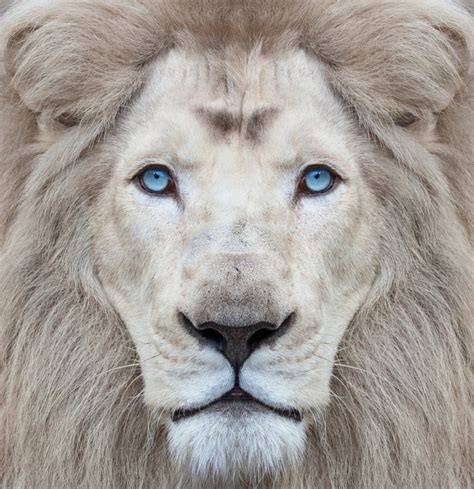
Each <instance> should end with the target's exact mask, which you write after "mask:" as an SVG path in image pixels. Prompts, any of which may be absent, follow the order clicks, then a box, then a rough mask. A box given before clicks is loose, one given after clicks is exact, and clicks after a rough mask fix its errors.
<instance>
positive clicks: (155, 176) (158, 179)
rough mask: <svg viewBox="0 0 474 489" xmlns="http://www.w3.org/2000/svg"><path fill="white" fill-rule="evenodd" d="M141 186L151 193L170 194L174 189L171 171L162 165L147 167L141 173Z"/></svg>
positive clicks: (139, 176) (139, 178) (139, 177)
mask: <svg viewBox="0 0 474 489" xmlns="http://www.w3.org/2000/svg"><path fill="white" fill-rule="evenodd" d="M138 180H139V182H140V185H141V187H142V188H143V190H145V191H146V192H149V193H150V194H169V193H171V192H172V191H173V190H174V182H173V179H172V177H171V175H170V172H169V171H168V170H167V169H166V168H165V167H162V166H152V167H148V168H145V170H143V171H142V172H141V173H140V174H139V175H138Z"/></svg>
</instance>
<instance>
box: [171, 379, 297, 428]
mask: <svg viewBox="0 0 474 489" xmlns="http://www.w3.org/2000/svg"><path fill="white" fill-rule="evenodd" d="M228 403H232V404H233V405H238V404H243V405H245V406H247V407H251V406H252V405H253V406H255V407H256V408H258V407H260V408H264V409H265V410H268V411H272V412H273V413H275V414H278V415H279V416H282V417H284V418H289V419H292V420H293V421H296V422H300V421H301V420H302V419H303V416H302V414H301V413H300V412H299V411H298V410H297V409H293V408H286V409H282V408H277V407H275V406H269V405H268V404H265V403H264V402H262V401H260V400H259V399H256V398H255V397H253V396H252V395H250V394H249V393H247V392H245V391H244V390H242V389H241V388H240V387H238V386H235V387H234V388H233V389H231V390H230V391H228V392H226V393H225V394H224V395H223V396H221V397H219V398H218V399H215V400H214V401H212V402H210V403H208V404H205V405H203V406H199V407H197V408H191V409H178V410H176V411H174V413H173V414H172V416H171V419H172V420H173V421H175V422H176V421H179V420H182V419H185V418H190V417H191V416H194V415H195V414H199V413H200V412H203V411H205V410H207V409H209V408H212V407H214V406H216V407H217V406H220V405H222V406H225V404H228Z"/></svg>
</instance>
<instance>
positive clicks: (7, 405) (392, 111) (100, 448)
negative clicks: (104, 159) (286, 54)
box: [0, 0, 474, 489]
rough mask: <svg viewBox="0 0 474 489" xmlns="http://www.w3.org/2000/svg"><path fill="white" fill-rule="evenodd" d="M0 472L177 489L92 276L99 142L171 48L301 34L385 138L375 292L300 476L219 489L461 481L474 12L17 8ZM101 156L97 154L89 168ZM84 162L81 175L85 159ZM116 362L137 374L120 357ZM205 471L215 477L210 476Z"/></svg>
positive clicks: (399, 7)
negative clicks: (381, 231)
mask: <svg viewBox="0 0 474 489" xmlns="http://www.w3.org/2000/svg"><path fill="white" fill-rule="evenodd" d="M1 22H2V24H1V36H2V37H1V43H2V44H1V45H2V48H3V65H2V74H1V76H2V78H1V86H0V89H1V99H0V110H1V112H0V148H1V155H0V174H1V180H0V244H1V255H0V260H1V261H0V284H1V290H2V294H1V297H0V318H1V335H2V336H1V341H0V345H1V349H2V356H1V368H2V380H1V386H2V390H3V392H2V408H1V409H2V411H1V415H2V421H1V422H2V431H1V432H2V435H1V436H2V440H1V447H2V458H1V466H2V467H3V468H4V474H3V478H2V483H3V487H5V488H7V487H8V488H10V487H14V488H15V489H16V488H18V489H20V488H25V489H26V488H30V487H37V488H45V489H46V488H53V487H54V488H71V489H72V488H92V487H100V488H104V489H107V488H110V489H112V488H114V489H117V488H126V487H134V488H135V487H137V488H138V487H143V488H152V487H160V488H172V487H192V484H193V483H192V482H191V481H190V480H180V478H179V474H177V473H176V466H175V461H174V460H173V457H172V456H170V454H169V452H168V449H167V446H166V439H165V434H164V429H165V428H164V424H163V423H162V420H161V419H160V416H159V414H160V413H156V412H153V410H151V409H150V408H148V407H146V406H145V405H144V403H143V402H142V398H141V392H142V390H143V385H142V379H141V372H140V368H139V364H138V363H137V357H136V353H135V347H134V344H133V342H132V341H131V339H130V337H129V334H128V332H127V330H126V328H125V326H124V324H123V322H122V321H121V318H119V317H118V315H117V314H116V312H115V311H114V309H113V308H112V307H111V305H110V302H109V299H108V298H107V297H106V295H105V294H104V292H103V288H102V284H101V283H100V281H99V280H98V278H97V273H96V263H95V261H94V252H93V247H94V235H93V230H92V229H91V226H90V220H91V216H92V214H93V213H95V212H97V202H98V200H99V198H100V195H101V191H102V185H103V180H104V176H105V175H106V173H107V166H105V165H103V166H99V165H97V164H96V163H95V161H96V160H95V157H96V156H97V154H98V152H99V150H100V146H101V144H103V141H104V140H106V139H107V137H108V134H109V133H110V132H111V131H112V130H113V127H114V125H115V124H116V122H117V121H118V120H119V119H120V118H121V117H122V116H123V113H124V112H126V110H127V107H129V106H130V105H131V104H132V103H133V100H134V99H135V98H136V97H137V96H138V94H139V93H140V91H141V90H142V89H143V87H144V85H145V84H146V83H147V77H148V75H149V70H150V65H151V63H152V61H154V59H155V58H156V57H157V56H158V55H159V53H163V52H166V51H167V50H169V49H171V48H172V47H173V46H180V47H181V48H182V49H185V50H186V49H187V50H190V51H191V50H196V49H197V50H198V51H199V50H200V51H209V52H213V53H214V54H215V56H216V57H218V55H219V50H220V49H221V48H222V46H224V45H239V47H240V48H242V49H244V50H247V51H250V50H252V49H253V48H254V47H255V45H256V44H259V46H260V49H261V50H262V52H263V53H267V54H269V55H271V54H272V53H274V52H278V51H282V50H285V49H287V48H288V47H289V46H303V48H304V49H305V50H307V51H308V52H311V53H313V54H314V55H315V56H316V57H318V58H319V59H320V60H322V61H323V62H324V64H325V66H326V68H327V76H328V79H329V82H330V84H331V87H332V89H333V91H334V93H335V94H336V95H337V96H338V97H339V98H340V99H341V100H342V101H343V102H344V104H345V105H346V106H347V107H348V108H349V110H350V111H351V112H352V114H353V116H354V119H355V120H356V121H357V122H358V124H359V125H360V128H361V129H362V130H363V131H364V133H366V134H367V135H368V137H370V138H372V140H373V141H375V142H376V143H377V144H378V146H379V149H378V150H377V151H376V152H375V153H376V154H375V155H374V156H372V157H371V160H370V164H368V165H367V166H366V168H367V170H366V171H367V178H368V179H369V181H370V185H371V188H372V189H373V191H374V192H375V194H376V195H377V196H378V206H379V207H380V212H381V213H382V215H383V218H384V224H385V225H384V234H383V236H382V237H381V240H382V250H383V252H382V258H381V261H380V264H379V272H378V274H377V278H376V280H375V282H374V284H373V286H372V288H371V291H370V293H369V295H368V297H367V299H366V301H365V302H364V304H363V306H362V307H361V308H360V309H359V311H358V313H357V314H356V316H355V317H354V318H353V320H352V322H351V324H350V326H349V328H348V330H347V331H346V334H345V335H344V338H343V340H342V343H341V345H340V348H339V351H338V355H337V359H336V363H335V367H334V371H333V376H332V384H331V390H332V392H333V393H334V398H333V399H332V402H331V403H330V404H329V405H328V407H327V408H326V409H325V410H324V412H318V413H314V422H312V424H311V428H310V432H309V433H308V438H309V444H308V448H307V450H306V454H305V457H304V460H303V461H302V464H301V466H299V467H298V470H294V467H292V466H291V464H288V466H286V467H284V469H283V471H282V473H281V474H280V475H279V476H278V478H272V477H270V476H269V475H264V477H263V478H262V479H261V480H260V481H259V482H258V484H257V482H256V481H245V480H244V481H228V484H227V486H228V487H233V486H235V487H239V488H240V487H257V486H258V487H261V488H269V487H281V488H290V487H291V488H295V489H297V488H315V487H317V488H321V489H326V488H351V489H362V488H371V489H373V488H381V487H384V488H397V489H401V488H408V487H409V488H420V489H421V488H428V487H429V488H440V489H441V488H448V487H449V488H459V489H461V488H462V489H464V488H468V487H471V482H472V481H471V466H470V453H469V447H470V436H471V435H472V424H471V423H472V408H473V406H472V391H471V389H472V380H473V379H472V344H473V343H472V342H473V338H472V330H473V317H474V310H473V301H472V297H473V295H474V284H473V277H474V268H473V244H474V222H473V212H474V203H473V198H472V185H473V173H474V162H473V154H474V141H473V135H474V114H473V111H474V90H473V87H474V85H473V82H472V80H473V73H472V66H473V65H472V62H470V59H471V56H472V37H471V36H472V19H471V18H470V16H469V14H468V13H467V12H466V11H464V10H462V9H460V8H457V7H455V6H454V5H452V4H450V3H445V4H443V2H434V1H421V0H420V1H415V0H410V1H408V0H403V1H400V0H397V1H395V0H363V1H358V2H338V1H334V0H321V1H304V2H303V1H297V2H290V4H289V3H288V2H284V1H278V0H273V1H272V0H260V1H258V2H254V1H250V0H249V1H244V2H239V3H238V6H236V5H235V2H232V1H230V0H229V1H218V0H215V1H214V0H199V1H197V2H192V5H191V3H188V2H185V1H184V0H178V1H175V2H166V1H159V2H153V1H148V0H137V1H133V2H125V1H123V2H122V1H114V2H113V3H112V2H108V1H105V0H104V1H99V0H95V1H92V0H89V1H83V0H80V1H67V0H54V1H53V0H52V1H51V2H47V3H45V2H23V3H20V4H19V5H18V6H16V7H15V8H13V9H12V10H11V11H9V13H8V14H7V15H6V16H4V17H3V18H2V20H1ZM94 165H95V166H94ZM91 168H94V171H91ZM127 365H128V366H129V365H132V368H124V367H125V366H127ZM208 487H211V486H210V485H208Z"/></svg>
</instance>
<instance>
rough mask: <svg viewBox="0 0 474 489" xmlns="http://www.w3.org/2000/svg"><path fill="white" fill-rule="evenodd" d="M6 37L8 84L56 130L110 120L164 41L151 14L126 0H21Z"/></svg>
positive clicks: (8, 17) (5, 24) (5, 27)
mask: <svg viewBox="0 0 474 489" xmlns="http://www.w3.org/2000/svg"><path fill="white" fill-rule="evenodd" d="M104 19H107V21H104ZM147 19H149V20H147ZM2 38H3V42H2V44H3V46H4V49H5V50H4V55H3V58H4V63H5V70H6V74H7V78H8V82H9V86H10V88H11V90H13V91H14V92H15V93H16V94H17V95H18V97H19V99H20V100H21V102H22V104H24V106H26V107H27V108H28V109H29V110H30V111H31V112H33V113H34V114H36V115H37V116H38V117H39V127H40V128H43V129H45V128H49V129H51V130H53V132H54V131H57V130H61V127H64V126H73V125H77V124H95V125H104V126H106V125H107V124H110V123H111V121H112V120H113V119H114V118H115V117H116V115H117V113H118V112H119V111H120V109H121V108H122V107H123V106H124V105H125V104H126V103H127V102H128V101H129V100H130V98H131V97H133V95H134V94H135V93H136V92H137V90H139V88H140V87H141V86H142V84H143V82H144V79H145V77H146V71H147V70H146V68H147V66H148V64H149V61H150V60H151V59H153V57H154V56H156V55H157V53H159V52H160V50H162V49H163V46H164V44H165V42H164V39H163V37H162V36H160V35H159V31H158V33H157V25H156V22H154V20H153V17H152V16H146V15H144V13H143V12H142V11H141V10H140V8H139V7H138V5H135V4H133V5H131V2H125V1H121V0H117V1H114V2H113V3H111V2H105V1H104V2H101V1H94V2H92V1H88V0H74V1H72V0H56V1H54V2H48V3H47V6H45V5H44V4H42V5H41V7H38V6H37V7H31V6H30V7H28V6H27V5H26V6H25V5H23V4H22V3H20V5H19V7H17V8H13V9H12V10H11V11H10V12H8V13H7V14H6V15H5V19H4V20H2Z"/></svg>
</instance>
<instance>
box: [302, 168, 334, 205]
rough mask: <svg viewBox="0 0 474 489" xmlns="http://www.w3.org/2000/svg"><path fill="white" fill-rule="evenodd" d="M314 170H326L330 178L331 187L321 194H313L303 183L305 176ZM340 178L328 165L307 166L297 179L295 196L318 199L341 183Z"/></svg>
mask: <svg viewBox="0 0 474 489" xmlns="http://www.w3.org/2000/svg"><path fill="white" fill-rule="evenodd" d="M316 168H321V169H323V170H327V171H328V172H329V173H330V174H331V177H332V180H331V185H330V186H329V187H328V188H326V189H325V190H322V191H321V192H315V191H314V190H311V189H309V188H308V186H307V185H306V182H305V177H306V175H307V174H308V173H309V172H310V171H311V170H314V169H316ZM342 180H343V179H342V177H341V176H340V175H339V174H338V173H337V172H336V171H335V170H334V169H333V168H331V167H330V166H329V165H327V164H324V163H315V164H314V165H310V166H307V167H305V168H303V170H302V171H301V173H300V176H299V179H298V185H297V187H296V196H297V197H300V196H302V197H320V196H322V195H326V194H328V193H330V192H332V191H333V190H334V189H335V188H336V187H337V186H338V185H339V184H340V183H341V181H342Z"/></svg>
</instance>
